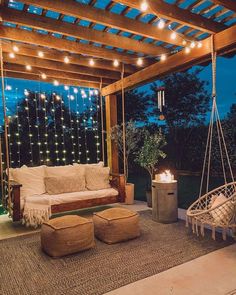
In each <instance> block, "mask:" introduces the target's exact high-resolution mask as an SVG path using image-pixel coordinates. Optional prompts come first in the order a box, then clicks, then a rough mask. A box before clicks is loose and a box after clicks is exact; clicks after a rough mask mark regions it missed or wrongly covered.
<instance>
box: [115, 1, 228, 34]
mask: <svg viewBox="0 0 236 295" xmlns="http://www.w3.org/2000/svg"><path fill="white" fill-rule="evenodd" d="M114 1H115V2H119V3H122V4H124V5H127V6H129V7H132V8H135V9H139V10H140V7H141V3H142V0H114ZM147 2H148V5H149V6H148V9H147V11H146V13H151V14H155V15H157V16H159V17H162V18H167V19H169V20H171V21H175V22H176V21H177V22H178V23H180V24H184V25H188V26H190V27H192V28H194V29H197V30H202V31H205V32H208V33H217V32H220V31H221V30H224V29H226V26H224V25H223V24H220V23H217V22H214V21H213V20H209V19H207V18H205V17H203V16H201V15H198V14H195V13H193V12H191V11H188V10H186V9H182V8H179V7H178V6H176V5H173V4H168V3H166V2H164V1H162V0H148V1H147Z"/></svg>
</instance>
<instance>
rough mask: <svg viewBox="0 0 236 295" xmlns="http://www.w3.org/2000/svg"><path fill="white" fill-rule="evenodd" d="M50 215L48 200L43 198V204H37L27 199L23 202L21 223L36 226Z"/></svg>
mask: <svg viewBox="0 0 236 295" xmlns="http://www.w3.org/2000/svg"><path fill="white" fill-rule="evenodd" d="M50 217H51V204H50V201H48V200H47V201H46V200H45V204H42V203H41V204H39V203H36V202H31V201H30V200H27V201H26V202H25V206H24V211H23V219H22V223H23V224H25V225H26V226H27V227H34V228H37V227H38V226H39V225H41V224H42V223H43V222H45V221H48V220H49V218H50Z"/></svg>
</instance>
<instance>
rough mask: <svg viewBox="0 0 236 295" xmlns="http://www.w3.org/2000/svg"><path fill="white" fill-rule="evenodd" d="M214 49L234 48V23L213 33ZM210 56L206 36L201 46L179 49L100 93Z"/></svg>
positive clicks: (141, 82) (235, 29)
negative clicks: (187, 51)
mask: <svg viewBox="0 0 236 295" xmlns="http://www.w3.org/2000/svg"><path fill="white" fill-rule="evenodd" d="M214 42H215V49H216V51H217V52H218V53H219V54H222V53H224V52H227V51H229V50H235V45H236V25H235V26H233V27H230V28H228V29H227V30H224V31H222V32H220V33H217V34H215V39H214ZM210 57H211V38H210V37H209V38H207V39H205V40H204V41H203V42H202V48H194V49H192V51H191V53H190V54H186V53H185V52H184V51H181V52H179V53H177V54H174V55H172V56H170V57H168V59H167V60H166V61H164V62H161V61H160V62H157V63H155V64H153V65H151V66H149V67H147V68H145V69H143V70H141V71H138V72H137V73H134V74H132V75H130V76H128V77H125V78H124V80H123V83H122V81H121V80H119V81H117V82H115V83H113V84H111V85H109V86H107V87H104V88H103V89H102V95H103V96H107V95H110V94H113V93H117V92H120V91H121V89H122V85H123V86H124V88H125V89H126V90H128V89H131V88H134V87H137V86H141V85H143V84H145V83H147V82H152V81H154V80H156V79H158V78H160V77H163V76H165V75H167V74H168V73H173V72H176V71H181V70H184V69H187V68H189V67H191V66H193V65H196V64H199V63H202V62H203V61H206V60H209V59H210Z"/></svg>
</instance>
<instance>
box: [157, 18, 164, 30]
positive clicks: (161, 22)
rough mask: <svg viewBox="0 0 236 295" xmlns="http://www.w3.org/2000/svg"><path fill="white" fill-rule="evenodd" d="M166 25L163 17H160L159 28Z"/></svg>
mask: <svg viewBox="0 0 236 295" xmlns="http://www.w3.org/2000/svg"><path fill="white" fill-rule="evenodd" d="M164 27H165V22H164V21H163V20H162V19H160V20H159V22H158V28H159V29H163V28H164Z"/></svg>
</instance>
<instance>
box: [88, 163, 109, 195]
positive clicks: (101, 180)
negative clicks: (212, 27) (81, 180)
mask: <svg viewBox="0 0 236 295" xmlns="http://www.w3.org/2000/svg"><path fill="white" fill-rule="evenodd" d="M109 177H110V168H109V167H100V166H87V167H86V169H85V180H86V187H87V189H88V190H91V191H94V190H100V189H106V188H110V187H111V185H110V181H109Z"/></svg>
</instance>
